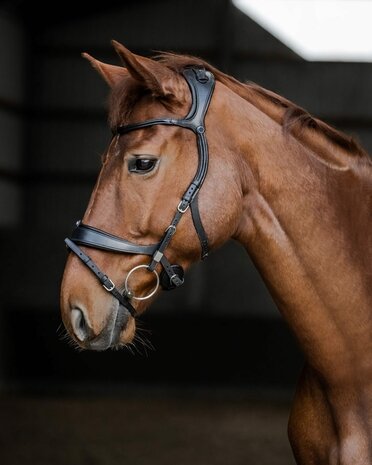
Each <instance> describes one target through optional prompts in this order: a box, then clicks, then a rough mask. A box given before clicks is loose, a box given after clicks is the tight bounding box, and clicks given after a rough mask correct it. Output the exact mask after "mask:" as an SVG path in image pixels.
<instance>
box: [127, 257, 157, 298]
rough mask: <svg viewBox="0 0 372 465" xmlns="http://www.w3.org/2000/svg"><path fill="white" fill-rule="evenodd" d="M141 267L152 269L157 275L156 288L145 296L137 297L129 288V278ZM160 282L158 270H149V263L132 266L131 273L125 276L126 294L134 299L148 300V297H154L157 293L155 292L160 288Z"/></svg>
mask: <svg viewBox="0 0 372 465" xmlns="http://www.w3.org/2000/svg"><path fill="white" fill-rule="evenodd" d="M140 268H145V269H146V270H148V271H150V272H151V273H154V274H155V276H156V284H155V287H154V289H153V290H152V291H151V292H150V293H149V294H147V295H145V296H144V297H136V296H135V295H133V293H132V291H131V290H130V289H129V288H128V280H129V277H130V275H131V274H132V273H134V272H135V271H136V270H139V269H140ZM159 284H160V279H159V275H158V272H157V271H156V270H149V266H148V265H138V266H135V267H134V268H132V269H131V270H130V271H129V273H128V274H127V277H126V278H125V283H124V287H125V292H126V294H127V295H130V297H131V298H132V299H134V300H146V299H149V298H150V297H152V296H153V295H154V294H155V292H156V291H157V290H158V288H159Z"/></svg>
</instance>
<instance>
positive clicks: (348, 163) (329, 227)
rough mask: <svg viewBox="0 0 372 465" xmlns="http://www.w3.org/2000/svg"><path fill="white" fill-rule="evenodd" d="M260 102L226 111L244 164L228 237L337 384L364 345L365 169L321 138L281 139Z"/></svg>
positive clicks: (371, 304) (370, 187)
mask: <svg viewBox="0 0 372 465" xmlns="http://www.w3.org/2000/svg"><path fill="white" fill-rule="evenodd" d="M236 98H237V99H239V97H236ZM261 103H262V102H261ZM258 106H259V105H258ZM262 106H263V105H262ZM262 106H261V108H257V107H255V106H254V105H252V104H250V103H248V102H245V104H244V105H243V102H241V101H240V102H239V101H238V100H237V101H236V102H235V104H234V105H233V107H232V108H231V114H230V119H229V121H231V124H230V131H231V134H230V136H229V140H230V141H234V144H235V146H234V147H233V150H234V152H235V153H237V154H238V155H240V157H241V160H240V162H239V163H242V160H243V162H244V164H245V176H244V178H245V179H243V181H242V183H243V189H242V190H243V192H244V193H245V195H244V199H243V213H242V217H241V222H240V225H239V227H238V229H237V232H236V235H235V238H236V239H237V240H238V241H239V242H241V243H242V244H243V246H244V247H245V248H246V249H247V251H248V253H249V254H250V256H251V257H252V259H253V261H254V262H255V264H256V266H257V268H258V270H259V271H260V273H261V275H262V277H263V279H264V281H265V282H266V284H267V287H268V289H269V290H270V292H271V294H272V296H273V298H274V300H275V302H276V304H277V305H278V308H279V309H280V311H281V313H282V314H283V316H284V318H285V319H286V320H287V322H288V323H289V325H290V327H291V328H292V330H293V331H294V333H295V335H296V336H297V339H298V341H299V343H300V345H301V346H302V349H303V350H304V352H305V354H306V356H307V358H308V359H309V361H310V362H311V363H312V365H313V366H314V367H315V368H316V369H317V370H319V371H320V372H321V373H322V374H323V375H324V376H325V377H326V378H327V377H328V378H332V379H333V380H335V381H337V379H339V378H340V377H343V376H349V375H350V374H349V372H348V370H350V369H351V367H356V359H358V357H360V354H363V353H369V350H372V339H371V335H372V321H371V320H372V319H371V318H370V313H371V309H372V291H371V289H372V279H371V273H370V271H369V270H370V263H371V258H372V257H371V252H372V247H371V245H372V244H371V237H370V235H369V234H368V233H367V231H368V224H369V225H370V224H371V214H370V212H371V208H372V181H371V180H372V170H371V165H370V162H369V161H367V160H362V161H361V160H359V159H357V157H353V156H349V155H348V154H345V153H341V152H340V150H339V149H338V148H336V147H332V148H333V152H332V151H330V150H329V146H330V145H331V144H330V142H327V141H325V143H324V144H323V145H322V137H323V136H319V137H318V138H314V141H313V142H314V143H313V144H306V143H304V140H305V142H306V137H307V138H308V139H309V138H310V139H311V137H310V135H309V134H305V136H304V138H303V139H302V140H301V141H300V140H298V139H296V138H295V137H293V136H291V135H284V134H283V130H282V126H281V124H280V115H279V112H278V109H277V107H275V108H273V109H272V114H270V108H269V106H268V105H267V106H266V108H265V112H263V111H262ZM237 108H239V109H240V110H239V111H238V112H237ZM327 143H328V146H327ZM309 146H310V147H309ZM317 147H319V148H320V150H318V151H317V150H316V148H317ZM363 359H364V357H363ZM340 360H342V364H336V365H335V362H339V361H340ZM358 360H359V361H360V360H361V359H360V358H359V359H358ZM358 365H359V363H358ZM368 366H369V365H368Z"/></svg>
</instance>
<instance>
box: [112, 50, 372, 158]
mask: <svg viewBox="0 0 372 465" xmlns="http://www.w3.org/2000/svg"><path fill="white" fill-rule="evenodd" d="M154 59H155V60H158V61H160V62H161V63H163V64H164V65H165V66H167V67H168V68H170V69H171V70H173V71H174V72H176V73H181V72H182V70H183V69H184V68H185V67H187V66H203V67H204V68H205V69H207V70H209V71H211V72H212V73H213V74H214V75H215V78H216V79H217V80H218V81H220V82H221V83H223V84H224V85H226V86H227V87H229V88H230V89H231V90H233V91H234V92H236V93H237V94H238V95H240V96H241V97H243V98H245V99H246V100H248V101H249V102H250V103H252V104H255V102H257V98H259V97H261V98H263V99H264V100H266V101H267V102H271V103H273V104H274V105H276V106H277V107H279V108H282V109H283V110H284V115H283V119H282V122H281V123H282V126H283V131H284V132H285V133H287V134H294V132H296V134H298V133H299V132H300V131H301V130H302V129H305V128H308V129H310V130H314V131H317V132H318V133H319V134H322V135H323V136H324V137H326V138H327V139H328V140H329V141H330V142H333V143H334V144H335V145H337V146H338V147H339V148H341V149H343V150H346V151H347V152H349V153H350V154H353V155H357V156H361V157H365V156H367V157H368V155H367V153H366V152H365V151H364V150H363V148H362V147H361V146H360V145H359V144H358V143H357V142H356V140H355V139H354V138H353V137H351V136H348V135H346V134H344V133H342V132H340V131H338V130H337V129H335V128H333V127H332V126H330V125H328V124H327V123H325V122H323V121H321V120H319V119H317V118H314V117H313V116H312V115H310V114H309V113H308V112H307V111H306V110H304V109H303V108H301V107H300V106H298V105H296V104H294V103H293V102H291V101H289V100H287V99H286V98H284V97H282V96H280V95H278V94H275V93H274V92H272V91H269V90H267V89H264V88H263V87H261V86H259V85H257V84H255V83H252V82H248V83H242V82H240V81H238V80H237V79H235V78H233V77H232V76H229V75H227V74H225V73H223V72H222V71H219V70H218V69H216V68H214V67H213V66H212V65H210V64H209V63H207V62H206V61H204V60H202V59H201V58H198V57H195V56H188V55H178V54H174V53H169V52H162V53H160V54H159V55H157V56H155V57H154ZM143 94H144V90H143V89H141V88H140V87H139V86H136V88H134V85H133V84H132V85H131V89H128V88H126V86H125V84H124V83H123V86H119V88H118V89H114V92H113V94H112V97H111V105H110V121H111V123H114V124H115V123H117V122H118V121H119V120H120V121H122V122H123V121H125V120H126V119H127V118H128V117H129V115H130V109H131V108H132V107H133V105H134V104H135V102H136V101H138V100H139V99H140V98H141V97H142V96H143ZM118 102H121V105H122V102H125V108H123V107H121V108H119V107H120V105H118ZM115 103H116V104H115Z"/></svg>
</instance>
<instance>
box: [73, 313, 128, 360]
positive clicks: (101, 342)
mask: <svg viewBox="0 0 372 465" xmlns="http://www.w3.org/2000/svg"><path fill="white" fill-rule="evenodd" d="M84 331H85V333H84V337H83V335H82V334H81V333H80V337H77V331H76V329H75V330H74V336H75V337H74V339H75V340H76V342H77V343H78V345H79V347H80V348H81V349H83V350H84V349H85V350H93V351H97V352H102V351H104V350H108V349H119V348H121V347H124V346H125V345H126V344H129V343H130V342H131V341H132V340H133V338H134V333H135V322H134V318H132V317H131V314H130V311H129V309H127V308H126V307H124V306H123V305H115V307H114V308H113V309H112V311H111V312H110V316H109V318H108V320H107V322H106V325H105V327H104V328H103V329H102V331H101V332H100V333H99V334H97V335H94V333H93V331H92V330H91V329H90V326H89V325H88V324H87V323H85V326H84Z"/></svg>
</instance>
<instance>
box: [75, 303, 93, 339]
mask: <svg viewBox="0 0 372 465" xmlns="http://www.w3.org/2000/svg"><path fill="white" fill-rule="evenodd" d="M71 323H72V329H73V330H74V333H75V336H76V337H77V338H78V339H79V341H81V342H84V341H85V340H86V339H87V338H88V336H89V326H88V325H87V322H86V320H85V317H84V313H83V312H82V311H81V310H80V308H73V309H72V310H71Z"/></svg>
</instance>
